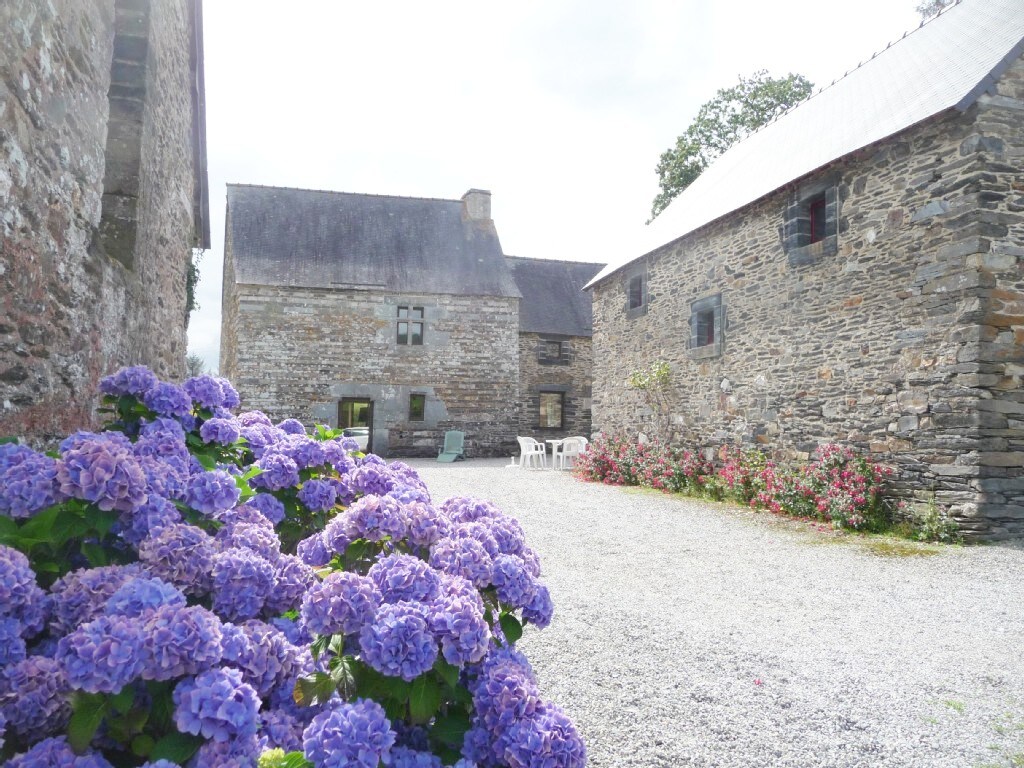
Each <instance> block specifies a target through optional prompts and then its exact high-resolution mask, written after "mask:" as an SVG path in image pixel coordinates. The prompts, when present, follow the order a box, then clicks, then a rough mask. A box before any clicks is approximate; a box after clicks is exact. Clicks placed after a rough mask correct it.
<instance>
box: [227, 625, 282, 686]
mask: <svg viewBox="0 0 1024 768" xmlns="http://www.w3.org/2000/svg"><path fill="white" fill-rule="evenodd" d="M236 626H237V628H238V630H241V632H242V634H244V635H245V638H246V641H247V642H245V643H233V644H229V648H228V650H227V652H226V653H225V658H224V661H225V664H227V665H230V666H232V667H235V668H237V669H238V670H240V671H241V673H242V679H243V680H244V681H245V682H246V683H248V684H249V685H251V686H252V687H253V688H255V689H256V693H257V694H258V695H260V696H261V697H265V696H267V695H268V694H269V693H270V692H271V690H273V689H274V687H275V686H277V685H278V684H280V683H282V682H283V681H285V680H288V679H289V678H291V676H292V675H293V674H294V673H295V672H297V671H298V668H299V664H300V661H299V649H298V648H296V647H295V646H294V645H292V644H291V643H290V642H289V641H288V638H287V637H285V635H284V633H283V632H281V631H280V630H279V629H275V628H274V627H272V626H270V625H269V624H266V623H264V622H262V621H255V620H253V621H246V622H243V623H242V624H240V625H236Z"/></svg>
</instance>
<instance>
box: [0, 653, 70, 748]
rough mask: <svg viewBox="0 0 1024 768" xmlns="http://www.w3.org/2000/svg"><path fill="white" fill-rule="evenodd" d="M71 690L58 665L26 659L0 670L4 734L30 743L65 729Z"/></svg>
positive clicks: (60, 666)
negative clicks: (5, 722) (5, 726)
mask: <svg viewBox="0 0 1024 768" xmlns="http://www.w3.org/2000/svg"><path fill="white" fill-rule="evenodd" d="M70 690H71V687H70V686H69V684H68V678H67V675H66V674H65V673H64V667H63V666H62V665H61V664H60V662H58V661H55V660H54V659H50V658H47V657H46V656H28V657H26V658H24V659H22V660H21V661H19V662H16V663H14V664H11V665H8V666H6V667H4V668H3V669H0V715H2V716H3V718H4V719H5V720H6V721H7V732H8V733H14V734H17V735H18V736H20V737H21V738H22V739H23V740H25V741H33V740H35V739H42V738H45V737H46V736H49V735H51V734H53V733H55V732H57V731H59V730H61V729H62V728H63V727H64V726H65V725H67V722H68V719H69V718H70V717H71V703H70V700H69V699H68V693H69V692H70Z"/></svg>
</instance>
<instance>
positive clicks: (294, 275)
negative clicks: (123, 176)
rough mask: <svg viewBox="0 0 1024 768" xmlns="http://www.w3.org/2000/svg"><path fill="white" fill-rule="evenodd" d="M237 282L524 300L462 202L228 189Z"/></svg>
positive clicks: (488, 229) (489, 226)
mask: <svg viewBox="0 0 1024 768" xmlns="http://www.w3.org/2000/svg"><path fill="white" fill-rule="evenodd" d="M227 194H228V215H229V218H228V227H229V232H228V236H229V238H230V244H231V253H232V255H233V258H234V270H235V281H236V282H237V283H240V284H245V283H250V284H257V285H276V286H291V287H305V288H368V289H380V290H387V291H394V292H399V293H421V294H450V295H464V296H507V297H516V296H519V291H518V289H517V288H516V284H515V281H514V280H513V279H512V276H511V274H510V273H509V270H508V267H507V266H506V264H505V259H504V256H503V254H502V250H501V243H500V242H499V241H498V235H497V232H496V230H495V228H494V222H493V221H491V220H490V219H486V220H471V219H469V218H468V217H467V216H466V215H465V213H464V210H463V204H462V201H460V200H436V199H426V198H415V197H391V196H385V195H364V194H351V193H345V192H324V191H317V190H308V189H287V188H282V187H260V186H252V185H246V184H229V185H228V193H227Z"/></svg>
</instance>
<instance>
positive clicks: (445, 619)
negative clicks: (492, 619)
mask: <svg viewBox="0 0 1024 768" xmlns="http://www.w3.org/2000/svg"><path fill="white" fill-rule="evenodd" d="M474 591H475V590H474ZM428 620H429V622H430V628H431V630H432V631H433V632H434V635H435V636H436V637H439V638H440V639H441V653H442V655H443V656H444V658H445V661H447V662H448V663H449V664H453V665H455V666H457V667H461V666H463V665H465V664H475V663H476V662H478V661H480V660H481V659H483V658H484V656H485V655H486V654H487V649H488V647H489V644H490V641H491V630H490V627H489V626H488V625H487V622H486V621H485V620H484V612H483V603H482V602H479V599H478V601H473V600H469V599H466V598H463V597H460V596H457V595H442V596H441V597H439V598H438V599H437V600H435V601H434V603H433V604H432V605H431V606H430V609H429V611H428Z"/></svg>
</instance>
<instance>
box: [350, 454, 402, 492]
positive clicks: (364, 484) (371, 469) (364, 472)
mask: <svg viewBox="0 0 1024 768" xmlns="http://www.w3.org/2000/svg"><path fill="white" fill-rule="evenodd" d="M370 455H371V456H372V454H370ZM349 482H351V483H352V485H353V487H354V488H355V489H356V490H357V491H359V492H360V493H364V494H366V495H368V496H370V495H373V496H386V495H387V493H388V491H390V490H391V489H392V488H394V487H395V479H394V478H393V477H392V476H391V472H389V471H388V468H387V466H386V465H385V464H383V463H381V464H378V463H376V462H365V461H364V462H363V463H362V464H360V465H359V466H358V467H356V468H355V469H354V470H352V472H351V473H350V475H349Z"/></svg>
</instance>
